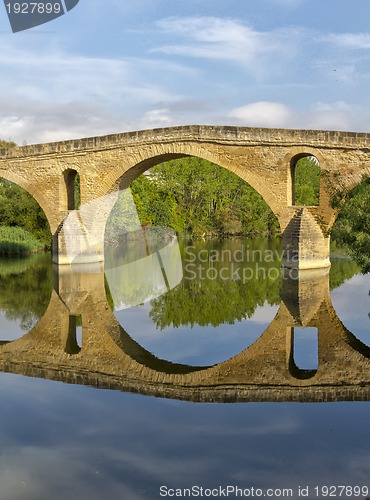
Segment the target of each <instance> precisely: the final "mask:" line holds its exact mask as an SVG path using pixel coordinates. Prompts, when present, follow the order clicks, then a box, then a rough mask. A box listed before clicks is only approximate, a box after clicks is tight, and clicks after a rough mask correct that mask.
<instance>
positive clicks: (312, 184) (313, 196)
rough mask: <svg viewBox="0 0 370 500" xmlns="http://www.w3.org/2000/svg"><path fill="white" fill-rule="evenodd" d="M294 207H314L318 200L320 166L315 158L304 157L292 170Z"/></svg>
mask: <svg viewBox="0 0 370 500" xmlns="http://www.w3.org/2000/svg"><path fill="white" fill-rule="evenodd" d="M294 194H295V200H294V203H295V205H306V206H315V205H318V204H319V200H320V165H319V163H318V161H317V160H316V158H315V157H313V156H305V157H304V158H301V159H300V160H298V161H297V163H296V165H295V169H294Z"/></svg>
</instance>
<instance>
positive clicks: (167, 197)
mask: <svg viewBox="0 0 370 500" xmlns="http://www.w3.org/2000/svg"><path fill="white" fill-rule="evenodd" d="M131 189H132V193H133V196H134V200H135V203H136V207H137V210H138V214H139V218H140V221H141V223H142V224H143V225H149V226H169V227H172V228H173V229H174V230H175V231H176V232H177V233H188V234H190V235H192V236H194V237H199V236H218V237H225V236H230V235H243V236H273V235H275V234H277V233H279V224H278V221H277V219H276V217H275V216H274V214H273V213H272V211H271V209H270V208H269V207H268V205H267V204H266V202H265V201H264V200H263V198H262V197H261V196H260V195H259V194H258V193H257V192H256V191H255V190H254V189H253V188H251V187H250V186H249V185H248V184H247V183H246V182H245V181H243V180H242V179H240V178H239V177H238V176H236V175H235V174H233V173H232V172H229V171H228V170H226V169H224V168H222V167H219V166H217V165H215V164H213V163H211V162H209V161H206V160H203V159H201V158H195V157H188V158H182V159H179V160H173V161H169V162H166V163H162V164H160V165H157V166H156V167H154V168H152V169H151V170H150V174H149V177H146V176H145V175H142V176H140V177H139V178H138V179H136V180H135V181H134V182H133V183H132V184H131Z"/></svg>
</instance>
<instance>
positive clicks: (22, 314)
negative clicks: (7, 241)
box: [0, 255, 53, 340]
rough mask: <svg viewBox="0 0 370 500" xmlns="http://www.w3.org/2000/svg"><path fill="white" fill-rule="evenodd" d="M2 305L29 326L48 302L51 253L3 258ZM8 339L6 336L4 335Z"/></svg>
mask: <svg viewBox="0 0 370 500" xmlns="http://www.w3.org/2000/svg"><path fill="white" fill-rule="evenodd" d="M0 278H1V287H0V309H1V310H2V311H3V312H4V313H5V316H6V318H7V319H9V320H13V321H19V322H20V326H21V328H22V329H23V330H29V329H30V328H32V327H33V326H34V325H35V324H36V323H37V321H38V320H39V319H40V318H41V317H42V315H43V314H44V312H45V311H46V308H47V306H48V303H49V300H50V295H51V290H52V286H53V274H52V266H51V260H50V257H49V256H48V255H38V256H31V257H27V258H24V259H19V258H17V259H16V260H14V259H12V258H9V257H8V258H4V257H3V258H2V259H0ZM4 340H6V339H4Z"/></svg>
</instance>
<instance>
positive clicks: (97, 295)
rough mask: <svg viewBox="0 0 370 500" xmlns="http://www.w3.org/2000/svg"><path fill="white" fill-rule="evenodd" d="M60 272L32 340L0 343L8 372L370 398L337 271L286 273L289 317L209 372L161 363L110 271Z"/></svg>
mask: <svg viewBox="0 0 370 500" xmlns="http://www.w3.org/2000/svg"><path fill="white" fill-rule="evenodd" d="M54 271H55V274H54V289H53V292H52V294H51V299H50V303H49V306H48V308H47V310H46V312H45V314H44V316H43V317H42V318H41V320H40V321H39V323H38V324H37V325H36V326H35V327H34V328H33V329H32V330H31V331H30V332H29V333H27V334H26V335H24V336H23V337H21V338H19V339H17V340H15V341H13V342H9V343H3V344H2V345H0V371H3V372H10V373H16V374H22V375H26V376H32V377H39V378H45V379H51V380H58V381H62V382H65V383H73V384H81V385H89V386H93V387H97V388H104V389H114V390H121V391H127V392H135V393H140V394H146V395H152V396H158V397H167V398H175V399H181V400H189V401H198V402H243V401H301V402H309V401H315V402H320V401H347V400H351V401H352V400H370V370H369V368H370V359H369V358H370V348H369V347H367V346H366V345H364V344H363V343H361V342H360V341H359V340H358V339H357V338H356V337H355V336H354V335H353V334H352V333H351V332H350V331H349V330H348V329H346V328H345V326H344V325H343V324H342V323H341V321H340V319H339V318H338V316H337V314H336V312H335V310H334V308H333V306H332V303H331V300H330V292H329V271H328V270H316V271H315V270H307V271H297V270H295V272H296V273H297V274H296V275H295V276H292V275H291V274H290V275H286V276H284V277H283V286H282V294H281V303H280V307H279V310H278V312H277V314H276V316H275V318H274V319H273V321H272V322H271V324H270V325H269V326H268V327H267V328H266V330H265V331H264V333H263V334H262V335H261V336H260V337H259V338H258V340H257V341H256V342H254V343H253V344H252V345H251V346H250V347H248V348H247V349H245V350H244V351H242V352H241V353H239V354H238V355H236V356H234V357H232V358H231V359H228V360H226V361H224V362H222V363H218V364H216V365H213V366H206V367H205V366H201V367H194V366H188V365H184V364H176V363H171V362H170V361H166V360H161V359H158V358H157V357H155V356H154V355H152V354H151V353H150V352H148V351H147V350H145V349H144V348H143V347H141V346H140V345H139V344H138V343H137V342H135V341H134V340H133V339H132V338H131V337H130V335H129V334H128V333H127V332H126V331H125V330H124V329H123V328H122V326H121V325H120V324H119V322H118V321H117V319H116V318H115V316H114V314H113V311H112V309H111V307H110V305H109V302H108V300H107V294H106V289H105V276H104V271H103V267H102V265H101V264H94V265H91V266H87V265H84V266H81V267H80V268H79V269H78V268H77V269H76V266H63V267H59V268H58V267H55V269H54ZM290 273H291V272H290ZM78 318H80V320H81V324H82V345H78V342H77V338H76V329H77V326H76V325H77V322H78ZM297 328H300V329H301V328H315V329H316V330H317V338H318V360H317V369H315V370H312V369H311V370H305V369H301V368H299V366H298V365H297V363H296V360H295V355H294V341H295V333H296V329H297Z"/></svg>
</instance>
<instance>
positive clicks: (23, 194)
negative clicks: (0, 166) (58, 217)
mask: <svg viewBox="0 0 370 500" xmlns="http://www.w3.org/2000/svg"><path fill="white" fill-rule="evenodd" d="M0 224H1V226H6V227H8V228H13V229H14V228H16V227H18V228H22V229H23V230H24V231H26V232H27V233H29V235H32V236H33V237H34V239H36V240H38V241H39V242H40V248H44V247H45V246H46V247H50V245H51V233H50V228H49V224H48V221H47V219H46V216H45V214H44V212H43V210H42V209H41V207H40V206H39V204H38V203H37V202H36V200H35V199H34V198H33V197H32V196H31V195H30V194H29V193H27V191H25V190H24V189H22V188H21V187H19V186H17V185H16V184H13V183H12V182H9V181H6V180H4V179H2V180H0ZM18 234H19V233H14V235H15V236H14V237H15V238H17V237H18V236H17V235H18ZM3 236H6V237H7V238H8V237H9V233H7V234H6V235H5V234H3ZM0 241H1V240H0ZM3 241H12V240H7V239H5V240H3ZM31 246H32V247H34V245H33V244H32V245H31ZM4 248H5V247H4Z"/></svg>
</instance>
